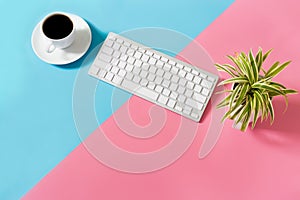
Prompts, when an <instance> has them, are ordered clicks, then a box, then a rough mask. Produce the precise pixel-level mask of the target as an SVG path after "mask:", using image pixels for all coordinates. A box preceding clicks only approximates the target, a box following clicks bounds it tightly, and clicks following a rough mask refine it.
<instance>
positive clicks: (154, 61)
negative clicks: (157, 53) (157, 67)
mask: <svg viewBox="0 0 300 200" xmlns="http://www.w3.org/2000/svg"><path fill="white" fill-rule="evenodd" d="M148 63H149V64H150V65H154V64H155V63H156V59H155V58H150V59H149V61H148Z"/></svg>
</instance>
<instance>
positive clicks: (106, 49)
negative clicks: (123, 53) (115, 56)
mask: <svg viewBox="0 0 300 200" xmlns="http://www.w3.org/2000/svg"><path fill="white" fill-rule="evenodd" d="M101 50H102V51H103V52H104V53H106V54H108V55H111V54H112V53H113V52H114V50H113V49H112V48H109V47H107V46H103V47H102V49H101Z"/></svg>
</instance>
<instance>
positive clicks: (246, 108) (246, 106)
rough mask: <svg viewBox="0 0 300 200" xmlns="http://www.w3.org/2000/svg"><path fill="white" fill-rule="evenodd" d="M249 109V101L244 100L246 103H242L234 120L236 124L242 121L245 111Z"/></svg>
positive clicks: (247, 111)
mask: <svg viewBox="0 0 300 200" xmlns="http://www.w3.org/2000/svg"><path fill="white" fill-rule="evenodd" d="M250 111H251V110H250V103H249V101H246V103H245V104H244V105H243V109H242V111H241V114H240V115H239V116H238V119H237V121H236V124H238V123H239V122H240V121H242V120H243V119H244V118H245V116H246V115H247V113H249V112H250Z"/></svg>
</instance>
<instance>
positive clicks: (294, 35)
mask: <svg viewBox="0 0 300 200" xmlns="http://www.w3.org/2000/svg"><path fill="white" fill-rule="evenodd" d="M15 4H16V2H14V1H4V0H1V1H0V6H1V7H2V8H5V9H3V11H2V12H1V14H0V17H1V24H2V26H3V28H2V29H1V32H0V34H1V37H0V38H1V43H2V46H1V61H2V64H1V67H0V135H1V140H0V159H1V165H0V199H19V198H21V197H23V198H24V199H120V198H122V199H141V198H143V199H199V198H203V199H278V200H279V199H298V198H299V197H300V187H299V185H300V181H299V180H300V173H299V168H300V159H299V155H300V146H299V143H300V131H299V127H298V123H299V119H298V117H297V116H298V113H299V112H300V110H299V109H300V95H299V94H297V95H291V96H290V97H289V107H288V109H287V111H286V112H284V110H285V103H284V100H283V99H282V98H275V99H274V100H273V101H274V107H275V121H274V123H273V125H272V126H270V125H269V123H268V122H263V123H261V124H260V123H258V124H257V126H256V128H255V129H254V130H251V129H248V130H247V131H246V132H245V133H242V132H240V131H238V130H236V129H233V128H232V127H231V126H232V122H231V121H225V123H224V125H223V124H221V122H220V121H219V120H216V119H219V118H218V117H216V116H217V115H219V114H218V113H217V112H218V111H216V110H215V101H216V99H218V97H214V98H213V99H212V101H211V102H210V104H209V105H208V107H207V109H206V111H205V112H204V115H203V119H202V120H201V121H200V123H195V122H192V121H190V120H188V119H184V118H181V117H180V116H179V115H177V114H175V113H172V112H170V111H166V110H163V109H161V108H158V107H155V106H153V104H152V103H150V102H148V101H145V100H143V99H141V98H139V97H136V96H132V95H130V94H128V93H122V91H120V90H116V89H115V88H114V87H113V86H111V85H108V84H106V83H103V82H101V81H99V82H98V81H97V80H96V79H94V78H92V77H90V76H88V75H87V71H88V68H89V66H90V64H91V61H92V60H93V58H94V57H95V55H96V53H97V49H99V44H100V43H101V42H102V41H103V40H104V39H105V38H106V36H107V34H108V32H110V31H112V32H115V33H122V32H124V33H125V34H126V32H127V33H128V35H129V36H134V34H135V33H136V32H138V30H140V29H142V30H143V29H145V28H149V27H150V28H159V29H163V30H168V31H170V30H171V32H172V33H173V36H174V37H170V38H167V39H165V38H164V41H167V42H168V41H171V42H170V44H169V43H167V42H166V44H169V45H170V46H171V47H172V48H170V49H167V50H171V51H172V53H173V55H174V56H175V55H176V56H177V57H178V58H179V59H183V60H188V61H189V62H191V63H193V64H194V65H196V66H199V67H205V66H206V68H211V70H215V69H212V68H213V65H212V63H214V62H218V63H226V62H228V61H227V59H226V57H225V55H227V54H234V52H238V51H248V50H249V49H250V48H252V49H253V51H257V49H258V47H262V48H263V49H264V50H268V49H270V48H273V49H274V51H273V53H272V54H271V55H270V56H269V58H268V60H267V62H266V65H267V66H268V65H270V64H271V63H273V62H274V61H277V60H279V61H282V62H284V61H287V60H292V63H291V64H290V66H288V67H287V69H285V70H284V71H283V72H282V73H281V74H280V75H279V76H278V77H276V80H277V81H279V82H281V83H284V85H286V86H287V87H289V88H293V89H296V90H298V91H299V90H300V86H299V81H298V74H299V72H300V70H299V67H298V66H299V65H300V58H299V50H298V49H299V45H300V39H299V34H300V28H299V26H298V18H299V17H300V16H299V13H300V12H299V11H300V10H299V4H298V3H297V2H296V1H293V0H286V1H277V2H276V4H275V3H274V1H270V0H266V1H263V2H262V1H258V0H255V1H246V0H237V1H229V0H228V1H222V2H220V1H206V0H203V1H181V2H174V1H163V2H153V1H151V2H148V1H147V2H145V1H121V0H118V1H96V0H88V1H82V2H78V1H76V2H74V1H69V0H66V1H56V0H55V1H51V2H36V1H33V0H28V1H26V3H25V2H24V3H22V4H23V5H19V6H16V5H15ZM158 5H159V6H158ZM24 8H26V9H24ZM54 11H63V12H68V13H73V14H74V15H77V16H80V17H81V18H82V19H84V20H85V21H86V23H87V24H88V25H89V27H90V31H91V36H92V37H91V39H92V41H91V45H90V47H89V49H88V51H87V52H86V54H85V55H84V56H83V57H82V58H80V59H78V60H77V61H75V62H72V63H70V64H67V65H62V66H57V65H52V64H48V63H46V62H44V61H42V60H40V59H39V58H38V57H37V56H36V54H35V52H34V49H33V47H32V43H31V42H32V41H31V38H32V33H33V31H34V28H35V27H36V26H37V24H38V23H39V22H40V21H41V20H42V19H43V17H44V16H46V15H47V14H48V13H51V12H54ZM82 25H83V26H85V23H82ZM134 31H136V32H134ZM149 31H150V29H149ZM149 31H148V32H149ZM168 31H166V32H167V33H169V32H168ZM166 32H163V31H162V32H160V33H161V34H160V36H161V37H163V36H162V35H163V34H162V33H166ZM174 33H177V34H174ZM84 35H85V34H84ZM167 35H168V34H167ZM178 35H179V36H182V37H184V38H188V39H186V40H179V39H178V38H180V37H179V36H178ZM175 36H176V39H174V38H175ZM134 38H136V39H137V40H140V42H142V41H143V39H145V38H143V37H141V38H138V36H137V37H134ZM147 38H149V37H147ZM153 38H154V39H155V40H153V41H158V40H159V38H155V37H153ZM84 39H86V37H84ZM132 39H133V38H132ZM156 39H157V40H156ZM33 41H35V40H33ZM80 41H82V40H80ZM33 43H35V42H33ZM35 44H37V45H40V43H39V42H36V43H35ZM159 44H162V45H163V42H159ZM173 44H174V45H173ZM195 44H198V47H197V45H195ZM172 45H173V46H172ZM199 45H200V47H199ZM83 46H84V45H83ZM165 46H167V45H165ZM158 48H160V46H158ZM84 51H85V50H84ZM58 53H59V52H58ZM77 53H78V52H77ZM73 54H74V52H72V55H73ZM75 54H76V52H75ZM202 54H203V55H204V54H205V55H204V56H201V55H202ZM46 56H48V55H46ZM266 68H267V67H266ZM219 77H220V79H224V78H226V77H225V75H224V74H222V73H220V74H219ZM81 81H82V82H83V83H84V84H86V85H84V84H81V83H82V82H81ZM90 85H91V86H92V87H94V88H91V87H86V86H90ZM88 88H90V89H88ZM79 91H80V92H79ZM84 92H86V93H84ZM88 94H93V98H94V100H93V101H87V100H86V99H85V97H87V96H88ZM118 95H119V96H118ZM77 97H78V98H79V97H80V98H82V99H80V100H78V98H77ZM118 97H121V98H118ZM81 102H88V103H86V104H83V103H81ZM88 109H91V110H92V111H93V113H92V114H93V115H94V117H95V116H96V118H97V120H94V121H95V122H94V121H92V122H91V119H90V118H84V117H85V116H89V115H85V111H86V110H88ZM75 111H76V112H75ZM77 111H78V112H77ZM129 114H130V120H128V119H129V118H128V115H129ZM126 117H127V118H126ZM81 118H82V119H81ZM82 120H85V121H84V122H85V126H84V127H83V126H82V124H81V122H82ZM133 122H134V123H133ZM131 123H133V124H134V125H133V126H130V125H132V124H131ZM212 127H213V128H216V127H220V129H219V130H220V131H216V132H214V135H212V134H208V133H210V132H211V131H210V130H212ZM147 131H148V132H147ZM154 133H156V134H155V135H154ZM107 141H111V143H113V144H114V145H115V146H111V145H109V144H110V143H107ZM214 144H215V145H214ZM206 145H207V146H206ZM112 147H114V148H112ZM205 148H206V152H205V151H203V149H204V150H205ZM122 149H124V151H121V150H122ZM157 149H159V150H160V151H157ZM179 150H180V151H179ZM130 152H131V153H130ZM132 152H138V153H136V154H133V153H132ZM199 152H200V153H199ZM201 152H202V154H201ZM159 153H161V154H159ZM163 153H164V154H163ZM206 153H208V154H206ZM133 171H134V173H132V172H133Z"/></svg>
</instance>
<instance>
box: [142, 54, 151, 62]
mask: <svg viewBox="0 0 300 200" xmlns="http://www.w3.org/2000/svg"><path fill="white" fill-rule="evenodd" d="M149 58H150V57H149V56H147V55H146V54H144V55H143V56H142V58H141V60H142V61H143V62H148V60H149Z"/></svg>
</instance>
